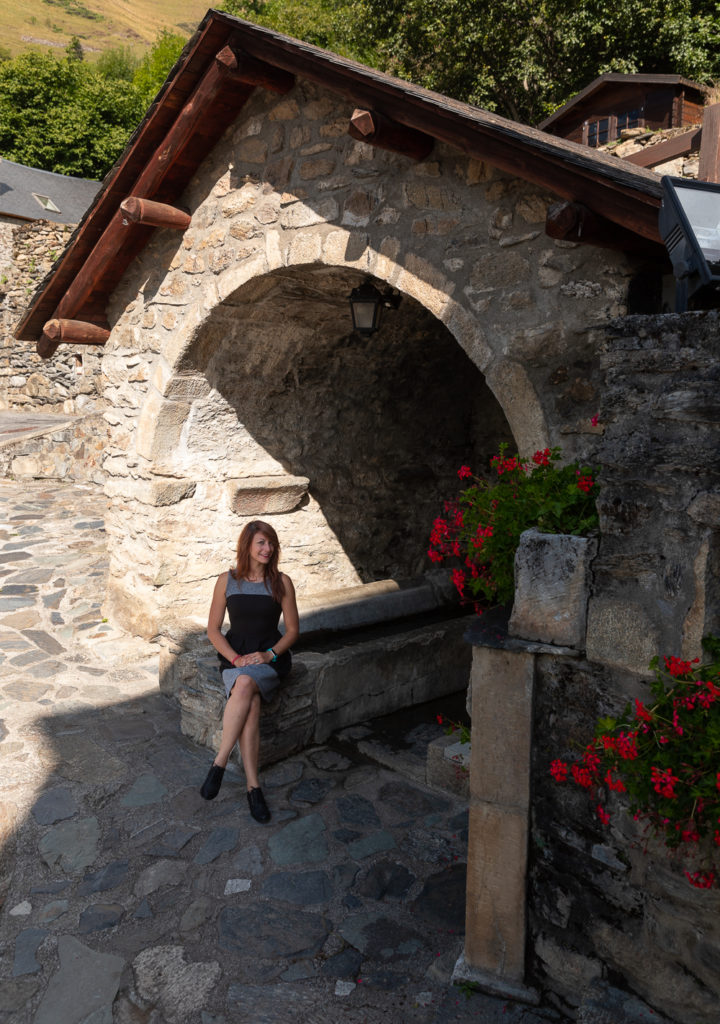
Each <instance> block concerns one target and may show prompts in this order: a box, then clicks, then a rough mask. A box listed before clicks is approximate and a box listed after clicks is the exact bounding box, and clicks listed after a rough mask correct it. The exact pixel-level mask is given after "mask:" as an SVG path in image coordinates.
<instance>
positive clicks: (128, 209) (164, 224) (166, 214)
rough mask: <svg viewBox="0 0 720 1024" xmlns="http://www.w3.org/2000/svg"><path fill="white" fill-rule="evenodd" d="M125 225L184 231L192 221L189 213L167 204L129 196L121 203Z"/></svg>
mask: <svg viewBox="0 0 720 1024" xmlns="http://www.w3.org/2000/svg"><path fill="white" fill-rule="evenodd" d="M120 210H121V212H122V213H123V223H124V224H149V225H152V227H156V228H175V229H176V230H178V231H184V230H185V229H186V228H188V227H189V226H190V221H191V220H192V218H191V216H190V214H189V213H186V212H185V211H184V210H178V209H177V207H175V206H168V205H167V203H156V202H154V201H153V200H152V199H141V198H140V197H139V196H129V197H128V198H127V199H123V201H122V202H121V203H120Z"/></svg>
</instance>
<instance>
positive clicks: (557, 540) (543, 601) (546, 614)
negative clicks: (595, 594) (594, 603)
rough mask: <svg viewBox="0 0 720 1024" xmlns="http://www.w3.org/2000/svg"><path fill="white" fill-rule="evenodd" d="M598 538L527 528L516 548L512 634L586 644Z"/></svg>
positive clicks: (580, 644)
mask: <svg viewBox="0 0 720 1024" xmlns="http://www.w3.org/2000/svg"><path fill="white" fill-rule="evenodd" d="M596 551H597V541H596V540H595V539H593V538H589V537H574V536H569V535H567V534H551V533H540V532H539V531H538V530H526V531H525V532H524V533H523V534H522V535H521V537H520V543H519V545H518V549H517V551H516V552H515V602H514V604H513V610H512V616H511V618H510V626H509V631H510V634H511V635H512V636H519V637H522V638H523V639H525V640H539V641H542V642H543V643H549V644H557V645H560V646H563V647H575V648H578V649H582V648H583V647H584V646H585V628H586V622H587V603H588V593H589V569H590V562H591V561H592V559H593V557H594V556H595V553H596Z"/></svg>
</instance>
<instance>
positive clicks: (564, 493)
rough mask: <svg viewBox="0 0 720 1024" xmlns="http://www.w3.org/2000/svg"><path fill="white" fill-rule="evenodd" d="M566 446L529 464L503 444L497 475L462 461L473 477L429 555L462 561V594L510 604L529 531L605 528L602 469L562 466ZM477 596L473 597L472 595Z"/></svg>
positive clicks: (494, 462) (457, 573)
mask: <svg viewBox="0 0 720 1024" xmlns="http://www.w3.org/2000/svg"><path fill="white" fill-rule="evenodd" d="M559 460H560V449H559V448H545V449H544V450H542V451H537V452H535V454H534V455H533V456H532V459H531V460H529V461H527V462H523V461H522V460H521V459H520V456H519V455H513V456H508V455H507V446H506V445H502V446H501V447H500V452H499V454H498V455H495V456H493V458H492V459H491V460H490V474H491V479H482V478H479V477H476V476H474V475H473V472H472V470H471V469H470V467H469V466H461V467H460V469H459V470H458V477H459V478H460V479H461V480H469V481H471V482H470V483H469V484H468V486H467V488H466V489H465V490H464V491H462V492H461V493H460V495H459V497H458V498H457V499H455V500H454V501H446V502H445V515H444V516H439V517H438V518H437V519H436V520H435V522H434V523H433V528H432V533H431V535H430V548H429V550H428V557H429V558H430V560H431V561H433V562H443V561H445V560H446V559H453V560H454V559H457V560H459V563H460V564H459V565H457V566H456V567H455V568H454V569H453V573H452V579H453V583H454V584H455V587H456V588H457V590H458V593H459V594H460V597H461V598H462V599H463V600H465V601H468V600H472V599H475V604H476V608H477V609H478V610H479V608H480V604H481V603H484V604H486V605H495V604H505V603H507V602H508V601H509V600H510V599H511V598H512V596H513V591H514V574H513V570H514V560H515V550H516V548H517V546H518V542H519V540H520V534H521V533H522V532H523V530H528V529H530V528H531V527H536V528H537V529H538V530H541V531H542V532H544V533H573V534H576V535H578V536H586V535H587V534H588V533H591V532H593V531H594V530H595V529H596V528H597V524H598V517H597V510H596V508H595V497H596V494H597V483H596V481H595V470H593V469H592V468H591V467H590V466H581V465H579V464H578V463H577V462H573V463H570V464H569V465H567V466H560V465H558V463H559ZM470 595H472V596H470Z"/></svg>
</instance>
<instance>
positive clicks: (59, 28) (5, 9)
mask: <svg viewBox="0 0 720 1024" xmlns="http://www.w3.org/2000/svg"><path fill="white" fill-rule="evenodd" d="M211 6H212V3H211V0H2V3H1V4H0V44H2V45H3V46H4V47H6V48H7V49H8V50H10V52H11V53H12V55H13V56H15V55H16V54H18V53H22V52H23V51H25V50H29V49H39V50H46V49H48V48H50V47H53V48H58V49H64V48H65V47H66V46H67V44H68V42H69V41H70V39H71V37H72V36H77V37H78V39H79V40H80V42H81V43H82V45H83V49H84V50H85V54H86V57H87V59H88V60H92V59H93V57H94V56H97V55H99V54H100V53H102V52H103V50H108V49H111V48H112V47H117V46H129V47H131V48H132V49H133V50H134V51H136V53H137V54H138V55H140V54H141V53H142V52H144V51H145V49H146V48H147V46H148V44H150V43H152V42H153V41H154V40H155V37H156V36H157V34H158V32H159V31H160V30H161V29H164V28H166V29H169V30H170V31H171V32H177V33H178V34H180V35H184V36H187V37H188V38H189V37H190V36H191V35H192V33H193V32H194V31H195V29H196V28H197V25H198V23H199V22H200V20H201V19H202V17H203V15H204V14H205V12H206V11H207V10H208V8H209V7H211Z"/></svg>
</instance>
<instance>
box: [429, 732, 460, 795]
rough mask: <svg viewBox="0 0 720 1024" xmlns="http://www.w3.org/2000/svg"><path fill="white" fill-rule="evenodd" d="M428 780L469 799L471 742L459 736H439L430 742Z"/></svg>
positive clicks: (430, 784) (434, 784)
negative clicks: (460, 740) (464, 741)
mask: <svg viewBox="0 0 720 1024" xmlns="http://www.w3.org/2000/svg"><path fill="white" fill-rule="evenodd" d="M426 781H427V784H428V786H433V787H434V788H435V789H444V790H446V791H447V792H449V793H455V794H457V796H460V797H464V798H465V799H467V797H468V794H469V792H470V744H469V743H462V744H461V743H460V742H459V741H458V739H457V736H438V738H437V739H436V740H433V741H432V743H430V744H428V749H427V766H426Z"/></svg>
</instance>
